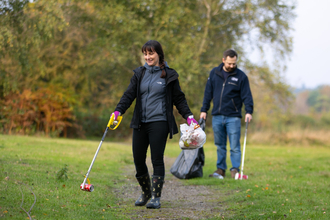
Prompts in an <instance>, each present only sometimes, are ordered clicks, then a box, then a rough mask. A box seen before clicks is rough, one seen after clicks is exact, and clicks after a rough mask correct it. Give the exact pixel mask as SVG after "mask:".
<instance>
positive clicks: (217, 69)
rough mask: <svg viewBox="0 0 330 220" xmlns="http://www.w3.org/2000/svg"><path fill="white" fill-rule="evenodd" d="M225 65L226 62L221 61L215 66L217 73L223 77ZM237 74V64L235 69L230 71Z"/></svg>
mask: <svg viewBox="0 0 330 220" xmlns="http://www.w3.org/2000/svg"><path fill="white" fill-rule="evenodd" d="M223 66H224V63H221V64H220V65H219V66H218V67H216V68H215V73H216V74H217V75H219V76H221V77H222V78H224V76H223V73H222V69H223ZM236 74H237V66H236V68H235V70H234V71H233V72H231V73H230V75H236Z"/></svg>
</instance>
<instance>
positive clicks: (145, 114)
mask: <svg viewBox="0 0 330 220" xmlns="http://www.w3.org/2000/svg"><path fill="white" fill-rule="evenodd" d="M152 73H153V67H152V69H151V74H150V80H149V83H148V95H147V97H146V106H145V110H144V118H145V120H146V122H147V102H148V97H149V92H150V83H151V81H152V77H153V74H152Z"/></svg>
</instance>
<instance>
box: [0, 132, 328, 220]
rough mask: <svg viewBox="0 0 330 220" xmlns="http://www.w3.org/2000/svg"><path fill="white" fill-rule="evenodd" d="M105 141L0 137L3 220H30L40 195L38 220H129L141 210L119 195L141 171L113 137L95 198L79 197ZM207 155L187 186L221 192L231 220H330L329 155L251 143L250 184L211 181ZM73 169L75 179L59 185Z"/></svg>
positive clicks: (100, 165) (211, 160) (172, 147)
mask: <svg viewBox="0 0 330 220" xmlns="http://www.w3.org/2000/svg"><path fill="white" fill-rule="evenodd" d="M99 141H100V140H98V141H88V140H72V139H55V138H43V137H26V136H7V135H0V155H1V156H0V183H1V187H0V218H2V219H28V215H27V214H26V213H25V212H24V211H23V209H21V207H22V208H24V209H25V210H26V211H29V209H30V207H31V206H32V205H33V203H34V196H33V193H34V195H35V196H36V198H37V199H36V203H35V204H34V206H33V208H32V211H31V216H32V218H33V219H102V218H104V219H127V218H128V217H127V215H125V213H127V212H132V211H134V210H135V209H134V208H135V207H134V204H133V203H132V207H129V206H125V207H123V206H121V204H120V198H118V196H116V195H115V194H114V193H113V189H116V188H117V187H120V186H121V185H122V184H124V183H125V181H126V178H127V177H125V175H123V169H124V168H125V167H127V166H128V165H130V166H131V165H132V164H133V162H132V155H131V147H130V144H129V143H128V144H127V143H113V142H111V141H110V140H109V138H108V137H107V138H106V140H105V142H104V143H103V145H102V148H101V151H100V153H99V155H98V157H97V159H96V162H95V164H94V167H93V170H92V172H91V175H90V178H91V181H92V183H94V184H95V185H96V186H95V187H97V188H96V189H95V191H94V192H92V193H88V192H83V191H81V190H80V189H79V186H80V184H81V183H82V181H83V179H84V177H83V175H84V174H85V173H86V172H87V169H88V167H89V165H90V162H91V160H92V158H93V156H94V153H95V151H96V149H97V146H98V144H99ZM204 150H205V155H206V161H205V166H204V177H203V178H198V179H191V180H186V181H185V184H189V185H207V186H209V187H210V188H212V189H219V192H220V191H221V195H222V196H221V197H219V202H222V203H223V204H225V210H224V213H223V217H222V218H223V219H329V218H330V215H329V214H330V213H329V212H330V211H329V210H328V208H329V204H328V203H330V200H329V199H330V190H329V188H330V171H329V167H330V159H329V158H330V149H329V148H326V147H313V146H310V147H292V146H291V147H287V146H260V145H258V146H254V145H253V144H252V143H249V142H248V143H247V149H246V160H245V167H244V171H245V172H244V173H245V174H247V175H249V179H248V180H242V181H240V180H238V181H237V180H236V181H235V180H233V179H230V178H225V179H223V180H219V179H213V178H209V177H208V174H210V173H212V172H213V171H214V170H215V161H216V153H215V152H216V151H215V147H214V145H213V144H212V143H207V144H205V146H204ZM179 152H180V149H179V147H178V144H177V141H170V142H169V143H168V146H167V149H166V151H165V154H166V157H173V158H175V157H176V156H177V155H178V154H179ZM228 162H229V161H228ZM66 165H67V166H66ZM228 165H229V166H230V162H229V164H228ZM65 167H67V172H66V174H67V176H68V179H65V178H64V177H65V176H64V175H63V176H62V178H58V177H57V174H58V172H59V171H60V170H63V169H64V168H65ZM169 168H170V167H169V166H167V167H166V169H169ZM30 190H31V191H30ZM32 192H33V193H32ZM22 195H23V197H22ZM223 195H226V196H223ZM22 198H23V204H22Z"/></svg>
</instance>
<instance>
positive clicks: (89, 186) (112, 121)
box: [80, 114, 123, 192]
mask: <svg viewBox="0 0 330 220" xmlns="http://www.w3.org/2000/svg"><path fill="white" fill-rule="evenodd" d="M122 118H123V117H122V116H118V117H117V121H115V115H114V114H112V115H111V117H110V120H109V122H108V125H107V128H106V129H105V131H104V134H103V137H102V140H101V142H100V144H99V147H98V148H97V150H96V153H95V155H94V158H93V160H92V163H91V165H90V166H89V169H88V171H87V174H86V175H85V179H84V182H83V183H82V184H81V185H80V189H81V190H83V191H88V192H92V191H93V190H94V186H93V185H92V184H91V183H90V181H89V179H88V176H89V173H90V172H91V170H92V167H93V164H94V161H95V159H96V157H97V154H98V153H99V151H100V148H101V146H102V143H103V141H104V138H105V136H106V135H107V132H108V130H109V129H110V130H115V129H116V128H117V127H118V126H119V124H120V122H121V120H122ZM86 181H87V182H88V184H86Z"/></svg>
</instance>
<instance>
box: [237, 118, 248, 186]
mask: <svg viewBox="0 0 330 220" xmlns="http://www.w3.org/2000/svg"><path fill="white" fill-rule="evenodd" d="M248 125H249V121H246V123H245V136H244V144H243V157H242V169H241V175H240V174H239V173H236V174H235V180H237V179H240V180H242V179H247V178H248V176H247V175H243V168H244V156H245V147H246V136H247V129H248Z"/></svg>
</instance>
